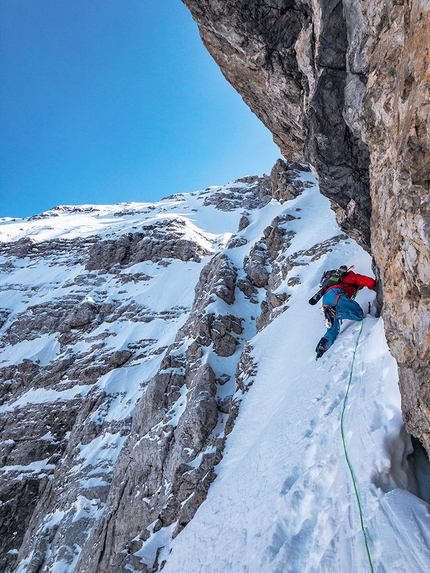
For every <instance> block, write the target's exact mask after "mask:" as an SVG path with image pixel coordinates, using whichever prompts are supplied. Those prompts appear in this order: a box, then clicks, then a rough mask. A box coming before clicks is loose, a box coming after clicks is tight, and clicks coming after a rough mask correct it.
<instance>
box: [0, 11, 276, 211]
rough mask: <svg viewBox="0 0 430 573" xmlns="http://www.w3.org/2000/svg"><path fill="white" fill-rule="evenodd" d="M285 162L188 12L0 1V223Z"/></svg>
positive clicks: (138, 197) (147, 197)
mask: <svg viewBox="0 0 430 573" xmlns="http://www.w3.org/2000/svg"><path fill="white" fill-rule="evenodd" d="M279 156H280V155H279V151H278V149H277V147H276V146H275V145H274V143H273V142H272V136H271V134H270V133H269V132H268V130H267V129H266V128H265V127H264V126H263V125H262V124H261V123H260V121H259V120H258V119H257V118H256V117H255V116H254V115H253V114H252V113H251V111H250V110H249V109H248V107H247V106H246V105H245V104H244V103H243V101H242V99H241V98H240V96H239V95H238V94H237V93H236V92H235V91H234V90H233V88H232V87H231V86H230V85H229V84H228V83H227V81H226V80H225V79H224V78H223V76H222V74H221V72H220V71H219V69H218V67H217V65H216V64H215V62H214V61H213V60H212V58H211V57H210V56H209V54H208V53H207V51H206V49H205V48H204V47H203V44H202V42H201V40H200V37H199V35H198V31H197V27H196V25H195V23H194V22H193V20H192V18H191V15H190V13H189V12H188V10H187V9H186V7H185V6H184V5H183V4H182V2H181V1H180V0H61V1H59V0H1V2H0V216H2V217H4V216H11V217H26V216H29V215H33V214H35V213H38V212H41V211H44V210H46V209H49V208H51V207H53V206H54V205H59V204H82V203H117V202H119V201H157V200H159V199H161V198H162V197H163V196H166V195H169V194H172V193H176V192H188V191H194V190H197V189H203V188H205V187H207V186H209V185H218V184H223V183H226V182H228V181H229V180H231V179H234V178H238V177H242V176H244V175H250V174H262V173H263V172H268V171H269V170H270V168H271V167H272V165H273V163H274V162H275V161H276V159H277V158H278V157H279Z"/></svg>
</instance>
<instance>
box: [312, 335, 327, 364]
mask: <svg viewBox="0 0 430 573" xmlns="http://www.w3.org/2000/svg"><path fill="white" fill-rule="evenodd" d="M329 346H330V341H329V340H327V338H324V337H323V338H321V340H320V341H319V342H318V344H317V347H316V348H315V352H316V353H317V360H318V358H321V356H322V355H323V354H324V352H326V351H327V350H328V349H329Z"/></svg>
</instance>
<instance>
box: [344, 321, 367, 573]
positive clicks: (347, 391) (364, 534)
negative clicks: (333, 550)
mask: <svg viewBox="0 0 430 573" xmlns="http://www.w3.org/2000/svg"><path fill="white" fill-rule="evenodd" d="M363 325H364V318H363V319H362V320H361V327H360V332H359V333H358V336H357V340H356V342H355V348H354V353H353V355H352V361H351V368H350V371H349V380H348V386H347V388H346V393H345V398H344V401H343V408H342V415H341V418H340V433H341V435H342V443H343V450H344V452H345V459H346V463H347V465H348V469H349V473H350V474H351V480H352V485H353V486H354V492H355V497H356V498H357V505H358V512H359V514H360V524H361V531H362V532H363V537H364V545H365V547H366V553H367V559H368V561H369V566H370V570H371V572H372V573H375V570H374V568H373V563H372V557H371V555H370V549H369V542H368V539H367V533H366V528H365V526H364V518H363V508H362V505H361V500H360V494H359V491H358V486H357V480H356V478H355V474H354V470H353V468H352V464H351V461H350V459H349V456H348V450H347V447H346V441H345V432H344V428H343V421H344V417H345V410H346V403H347V401H348V394H349V391H350V388H351V381H352V374H353V372H354V364H355V356H356V354H357V348H358V342H359V340H360V336H361V333H362V331H363Z"/></svg>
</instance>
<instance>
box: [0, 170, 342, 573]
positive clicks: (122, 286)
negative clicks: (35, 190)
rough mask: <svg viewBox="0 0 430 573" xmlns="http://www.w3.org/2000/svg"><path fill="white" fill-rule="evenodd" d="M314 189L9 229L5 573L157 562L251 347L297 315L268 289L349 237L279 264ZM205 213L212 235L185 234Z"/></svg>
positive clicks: (289, 187)
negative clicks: (269, 328)
mask: <svg viewBox="0 0 430 573" xmlns="http://www.w3.org/2000/svg"><path fill="white" fill-rule="evenodd" d="M306 178H307V180H306ZM314 186H315V182H314V181H313V180H312V177H311V176H310V174H309V170H308V169H307V168H306V167H304V166H301V165H299V164H297V163H296V164H287V163H286V162H283V161H280V162H278V163H277V165H276V168H275V169H274V170H273V173H272V178H269V177H268V176H265V177H262V178H259V177H245V178H243V179H242V180H239V181H237V182H234V183H232V184H230V185H227V186H225V187H222V188H211V189H208V190H206V191H203V192H200V193H196V194H193V195H191V196H188V197H187V199H185V197H184V196H181V195H179V196H172V197H171V198H167V199H166V200H164V201H162V202H160V203H159V204H157V205H136V204H124V205H121V206H120V207H115V206H113V207H106V208H103V207H99V208H97V207H83V208H68V207H60V208H55V209H53V210H51V211H49V212H47V213H43V214H41V215H38V216H36V217H32V218H30V219H28V220H24V221H18V222H14V221H3V227H2V228H1V229H0V233H1V237H2V239H3V241H2V243H1V244H0V264H1V268H2V271H3V275H2V279H1V282H0V301H1V315H0V316H1V322H0V328H1V334H2V338H1V343H0V399H1V403H0V451H1V467H0V478H1V479H0V495H1V499H0V518H1V525H0V533H1V557H0V564H1V565H0V567H1V570H2V571H5V572H11V571H20V572H24V571H25V572H26V573H37V572H39V573H41V572H43V571H45V572H48V571H52V570H53V569H55V570H61V571H63V570H64V571H81V572H88V573H89V572H94V573H95V572H98V573H101V572H103V571H112V568H114V569H115V571H126V570H133V571H144V572H147V571H150V570H153V568H154V569H157V568H158V566H159V565H161V561H162V560H161V558H159V552H160V550H161V548H163V547H164V546H165V545H166V544H167V543H168V541H169V540H171V539H172V538H174V537H176V536H177V535H178V534H179V533H180V532H181V531H182V529H183V528H184V527H185V526H186V524H187V523H188V522H189V521H190V519H192V517H193V516H194V514H195V512H196V510H197V508H198V507H199V506H200V504H201V503H202V502H203V501H204V500H205V498H206V495H207V492H208V489H209V486H210V484H211V482H212V481H213V480H214V478H215V469H214V468H215V466H216V465H217V464H218V463H219V461H220V460H221V458H222V452H223V449H224V442H225V438H226V436H227V435H228V434H229V433H230V432H231V431H232V428H233V426H234V421H235V418H236V416H237V413H238V408H239V404H240V402H241V399H242V395H243V394H244V393H245V392H246V390H247V388H248V386H249V384H250V383H252V376H253V374H255V365H254V364H253V360H252V358H251V356H250V351H251V348H250V345H249V344H248V342H247V341H248V339H249V338H250V337H251V336H252V335H253V334H255V331H256V329H257V330H260V329H262V328H264V327H265V326H266V325H267V324H268V323H269V322H270V321H271V320H273V319H274V318H275V317H276V316H278V315H279V314H281V313H282V312H284V311H285V310H286V309H287V308H288V306H287V304H286V303H287V301H288V297H289V295H288V294H287V293H285V292H281V293H277V292H275V291H276V290H277V288H278V287H279V285H280V284H281V282H282V281H284V280H285V279H286V278H287V275H288V273H289V272H290V271H292V270H294V267H295V265H297V264H306V263H304V262H303V260H304V259H307V257H309V256H314V255H316V253H319V254H318V256H319V257H321V256H323V255H324V254H326V253H327V252H329V251H330V245H334V244H336V243H338V242H339V241H340V240H342V237H341V236H337V237H331V238H329V240H328V241H327V242H326V243H325V244H323V245H318V244H317V245H316V246H313V250H312V249H311V251H310V252H309V253H308V252H305V251H303V252H301V251H300V252H298V253H293V254H292V255H290V256H289V257H288V261H289V262H288V264H283V261H284V259H285V251H286V250H287V249H288V248H289V247H290V244H291V239H292V238H293V237H294V235H295V232H294V231H293V230H292V229H290V228H289V227H290V225H291V222H293V221H295V220H296V217H295V216H293V215H291V214H286V213H283V211H284V208H283V207H282V203H283V202H284V201H285V200H287V199H291V198H293V197H297V196H299V195H300V194H301V193H302V192H303V191H304V190H305V189H308V188H313V187H314ZM273 192H275V194H276V196H277V198H278V202H276V204H275V208H274V209H273V208H272V209H269V212H268V215H266V216H265V217H263V221H265V224H264V225H263V226H262V224H261V223H258V217H256V215H255V213H258V212H259V211H260V210H261V209H263V208H264V207H267V206H268V204H269V203H270V201H271V200H272V194H273ZM200 212H201V213H200ZM204 212H208V213H209V217H210V219H211V220H212V223H211V225H212V227H214V228H215V229H216V230H217V232H216V233H213V232H207V231H205V230H204V229H203V228H202V227H199V226H197V225H195V224H194V223H192V220H193V219H197V220H198V219H199V217H202V216H203V220H204V221H205V220H206V217H207V215H206V214H203V213H204ZM253 219H257V222H255V221H254V225H252V221H253ZM217 221H218V222H217ZM226 228H227V229H228V228H230V229H231V230H230V231H228V230H227V231H226ZM75 229H78V232H77V233H76V232H75ZM236 231H237V233H236ZM247 236H248V237H249V238H251V241H250V239H249V238H247ZM8 237H12V239H8ZM343 238H345V237H343ZM298 260H299V261H301V262H300V263H297V261H298ZM294 284H296V283H295V282H294V280H293V279H292V282H291V286H294ZM130 500H132V503H131V502H130ZM58 568H59V569H58Z"/></svg>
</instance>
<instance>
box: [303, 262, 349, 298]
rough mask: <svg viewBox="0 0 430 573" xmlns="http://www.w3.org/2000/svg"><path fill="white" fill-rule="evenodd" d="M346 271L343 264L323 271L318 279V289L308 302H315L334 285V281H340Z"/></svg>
mask: <svg viewBox="0 0 430 573" xmlns="http://www.w3.org/2000/svg"><path fill="white" fill-rule="evenodd" d="M347 272H348V269H347V267H345V266H343V267H340V268H339V269H332V270H330V271H324V272H323V275H322V277H321V281H320V289H319V291H318V292H317V293H316V294H314V296H313V297H312V298H311V299H310V300H309V304H316V303H317V302H318V301H319V300H320V299H321V298H322V297H323V295H324V293H325V292H326V290H327V289H328V288H330V287H331V286H334V285H335V284H336V283H339V282H342V279H343V277H344V276H345V275H346V273H347Z"/></svg>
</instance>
